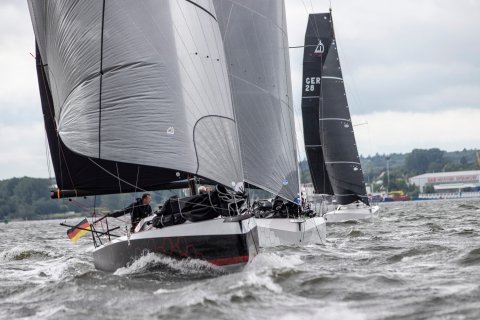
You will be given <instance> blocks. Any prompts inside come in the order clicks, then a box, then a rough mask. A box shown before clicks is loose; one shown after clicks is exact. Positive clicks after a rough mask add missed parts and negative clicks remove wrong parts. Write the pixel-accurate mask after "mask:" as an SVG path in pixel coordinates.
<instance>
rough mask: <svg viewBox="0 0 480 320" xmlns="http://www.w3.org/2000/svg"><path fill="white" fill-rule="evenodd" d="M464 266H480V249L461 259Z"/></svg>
mask: <svg viewBox="0 0 480 320" xmlns="http://www.w3.org/2000/svg"><path fill="white" fill-rule="evenodd" d="M460 263H461V264H463V265H467V266H471V265H478V264H480V248H476V249H473V250H471V251H470V252H469V253H467V255H466V256H465V257H463V258H462V259H460Z"/></svg>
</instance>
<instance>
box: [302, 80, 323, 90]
mask: <svg viewBox="0 0 480 320" xmlns="http://www.w3.org/2000/svg"><path fill="white" fill-rule="evenodd" d="M316 84H320V77H308V78H305V91H315V85H316Z"/></svg>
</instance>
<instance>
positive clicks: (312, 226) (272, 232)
mask: <svg viewBox="0 0 480 320" xmlns="http://www.w3.org/2000/svg"><path fill="white" fill-rule="evenodd" d="M256 221H257V227H258V237H259V240H260V247H275V246H282V245H307V244H311V243H325V241H326V233H327V232H326V223H325V219H324V218H322V217H314V218H308V219H288V218H274V219H256Z"/></svg>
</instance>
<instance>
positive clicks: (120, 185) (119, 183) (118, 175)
mask: <svg viewBox="0 0 480 320" xmlns="http://www.w3.org/2000/svg"><path fill="white" fill-rule="evenodd" d="M115 167H116V168H117V177H118V179H117V180H118V189H119V191H120V193H122V184H121V182H120V172H119V171H118V162H115Z"/></svg>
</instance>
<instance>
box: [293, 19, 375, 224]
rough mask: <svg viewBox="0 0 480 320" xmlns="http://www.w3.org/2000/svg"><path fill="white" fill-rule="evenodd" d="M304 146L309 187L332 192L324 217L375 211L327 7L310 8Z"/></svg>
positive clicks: (356, 215)
mask: <svg viewBox="0 0 480 320" xmlns="http://www.w3.org/2000/svg"><path fill="white" fill-rule="evenodd" d="M302 114H303V128H304V129H303V130H304V138H305V148H306V154H307V160H308V164H309V167H310V173H311V176H312V180H313V185H314V189H315V190H314V192H315V193H317V194H328V195H335V199H336V201H337V203H338V207H337V208H336V209H335V210H333V211H330V212H327V213H326V215H325V218H326V220H327V223H330V222H343V221H348V220H358V219H368V218H370V217H372V215H373V214H374V213H375V212H377V211H378V206H371V205H370V203H369V199H368V195H367V192H366V188H365V182H364V178H363V171H362V166H361V164H360V158H359V156H358V150H357V145H356V142H355V136H354V132H353V126H352V120H351V117H350V111H349V107H348V102H347V97H346V93H345V86H344V82H343V76H342V70H341V68H340V61H339V56H338V52H337V43H336V39H335V33H334V29H333V21H332V13H331V10H330V12H329V13H318V14H310V16H309V19H308V26H307V31H306V34H305V49H304V60H303V94H302Z"/></svg>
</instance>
